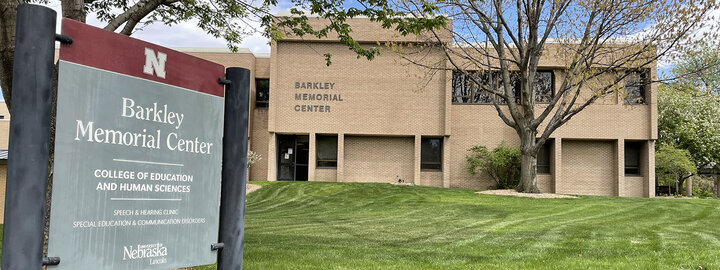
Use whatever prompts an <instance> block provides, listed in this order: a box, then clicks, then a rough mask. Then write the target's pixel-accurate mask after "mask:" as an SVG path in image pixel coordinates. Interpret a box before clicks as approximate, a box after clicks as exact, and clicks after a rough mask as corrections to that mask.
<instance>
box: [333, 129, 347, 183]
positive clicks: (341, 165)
mask: <svg viewBox="0 0 720 270" xmlns="http://www.w3.org/2000/svg"><path fill="white" fill-rule="evenodd" d="M337 148H338V149H337V151H338V152H337V179H336V180H335V181H336V182H344V181H345V176H344V173H345V134H343V133H339V134H338V147H337Z"/></svg>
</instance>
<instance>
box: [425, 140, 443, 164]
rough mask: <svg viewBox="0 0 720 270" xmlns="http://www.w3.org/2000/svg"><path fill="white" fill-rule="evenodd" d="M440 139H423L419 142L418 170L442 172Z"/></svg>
mask: <svg viewBox="0 0 720 270" xmlns="http://www.w3.org/2000/svg"><path fill="white" fill-rule="evenodd" d="M442 140H443V139H442V138H423V139H422V140H421V142H420V168H421V169H428V170H442Z"/></svg>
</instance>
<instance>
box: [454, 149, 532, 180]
mask: <svg viewBox="0 0 720 270" xmlns="http://www.w3.org/2000/svg"><path fill="white" fill-rule="evenodd" d="M468 151H470V154H469V155H467V156H466V157H465V158H466V159H467V162H468V172H469V173H470V174H472V175H476V174H477V173H478V172H480V171H484V172H486V173H487V174H489V175H490V177H492V178H493V179H494V180H495V183H496V186H495V188H498V189H507V188H515V187H516V186H517V185H518V183H520V148H518V147H512V146H507V145H505V142H502V143H501V144H500V145H498V146H497V147H495V149H493V150H492V151H490V150H488V148H487V147H485V146H482V145H475V146H473V147H472V148H470V149H468Z"/></svg>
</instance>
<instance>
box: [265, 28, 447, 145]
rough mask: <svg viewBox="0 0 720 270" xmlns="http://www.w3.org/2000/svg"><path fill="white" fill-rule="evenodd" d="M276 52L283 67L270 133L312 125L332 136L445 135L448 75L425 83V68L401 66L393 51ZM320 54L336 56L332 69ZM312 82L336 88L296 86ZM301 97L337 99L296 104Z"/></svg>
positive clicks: (313, 47) (286, 48)
mask: <svg viewBox="0 0 720 270" xmlns="http://www.w3.org/2000/svg"><path fill="white" fill-rule="evenodd" d="M274 51H275V54H274V56H273V57H274V58H275V59H276V61H277V63H278V64H277V65H272V67H271V69H272V70H273V72H275V73H276V75H275V76H274V77H273V78H272V80H271V86H270V88H271V94H270V104H271V106H270V110H271V114H270V118H271V120H270V122H269V130H270V132H279V133H308V127H312V131H311V132H315V133H329V134H337V133H347V134H362V135H373V134H377V135H402V136H412V135H414V134H423V135H428V134H433V135H443V134H444V122H445V121H444V120H445V118H444V117H445V113H444V112H445V110H444V107H445V98H446V97H447V96H446V95H447V93H446V91H445V89H446V88H445V78H444V73H442V74H438V75H437V76H435V77H434V78H431V79H429V81H428V82H427V83H425V82H423V81H420V80H418V79H417V77H418V76H424V75H425V71H424V70H423V69H421V68H419V67H418V66H414V65H407V64H402V63H401V62H402V60H401V59H400V58H399V57H398V55H396V54H394V53H393V52H391V51H383V54H382V55H381V56H379V57H377V58H375V59H374V60H372V61H368V60H366V59H358V58H357V56H356V55H354V54H351V53H349V51H348V50H347V47H346V46H344V45H341V44H338V43H296V42H279V43H277V45H275V46H274ZM320 51H321V52H328V53H331V54H332V65H330V66H327V65H326V62H325V59H324V57H322V56H321V55H318V53H317V52H320ZM439 56H440V54H439V53H437V54H435V56H434V57H436V58H438V59H439ZM307 82H310V83H311V84H314V83H316V82H318V83H320V84H322V85H323V86H324V85H325V83H329V84H332V85H331V86H332V89H302V88H296V87H297V84H298V83H300V84H302V83H307ZM328 86H330V85H328ZM301 87H302V85H301ZM297 94H300V95H303V94H321V95H325V94H327V95H333V97H337V100H333V101H311V100H297V99H296V95H297ZM340 99H342V100H340ZM303 105H305V106H308V105H310V106H313V105H317V106H323V108H324V110H325V109H329V112H327V111H326V110H325V111H323V112H317V111H313V112H307V111H302V109H301V108H300V107H298V106H303ZM298 110H300V111H298Z"/></svg>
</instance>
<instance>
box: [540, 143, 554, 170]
mask: <svg viewBox="0 0 720 270" xmlns="http://www.w3.org/2000/svg"><path fill="white" fill-rule="evenodd" d="M550 145H552V141H551V140H547V141H545V144H543V146H542V148H540V152H539V153H538V155H537V173H543V174H549V173H550Z"/></svg>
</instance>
